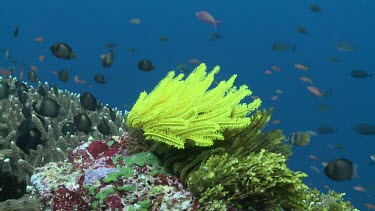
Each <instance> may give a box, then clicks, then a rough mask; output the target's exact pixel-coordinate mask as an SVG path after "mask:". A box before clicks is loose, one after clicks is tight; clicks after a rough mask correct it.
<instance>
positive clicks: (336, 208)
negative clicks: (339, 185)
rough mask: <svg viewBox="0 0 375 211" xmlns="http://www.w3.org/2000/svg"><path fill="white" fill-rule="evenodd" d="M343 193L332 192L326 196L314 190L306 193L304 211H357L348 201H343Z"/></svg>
mask: <svg viewBox="0 0 375 211" xmlns="http://www.w3.org/2000/svg"><path fill="white" fill-rule="evenodd" d="M344 195H345V193H341V194H340V193H336V192H334V191H333V190H330V191H328V193H327V194H323V193H320V192H319V191H318V190H316V189H311V190H309V191H308V192H307V194H306V196H305V199H304V202H305V204H306V206H305V208H304V210H307V211H315V210H319V211H320V210H322V211H323V210H324V211H359V210H358V209H355V208H354V207H353V205H351V203H350V202H349V201H344V199H343V196H344Z"/></svg>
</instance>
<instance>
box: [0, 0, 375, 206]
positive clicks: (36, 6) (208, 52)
mask: <svg viewBox="0 0 375 211" xmlns="http://www.w3.org/2000/svg"><path fill="white" fill-rule="evenodd" d="M311 4H317V5H319V6H320V7H321V9H322V11H321V12H319V13H315V12H313V11H311V10H310V9H309V5H311ZM201 10H204V11H208V12H210V13H211V14H212V15H213V16H214V17H215V18H216V19H217V20H222V23H221V24H220V26H219V28H218V29H215V28H214V27H213V26H212V25H209V24H207V23H204V22H202V21H200V20H198V19H197V17H196V16H195V12H197V11H201ZM131 18H138V19H140V23H139V24H131V23H129V20H130V19H131ZM373 20H375V2H374V1H369V0H367V1H366V0H362V1H360V0H346V1H339V0H331V1H322V0H316V1H310V0H309V1H297V0H284V1H271V0H263V1H230V2H228V1H204V2H198V1H194V2H192V1H171V0H164V1H160V0H155V1H140V0H137V1H122V0H110V1H99V0H96V1H72V0H67V1H42V0H34V1H22V0H13V1H3V2H2V12H1V13H0V48H1V49H9V51H10V55H11V56H13V57H14V58H15V59H17V60H18V61H19V62H22V63H24V65H21V64H19V63H15V64H14V63H10V62H9V61H6V60H5V57H3V56H1V58H0V66H1V67H3V68H8V67H10V66H15V67H16V68H18V67H19V66H23V67H24V68H25V66H29V65H35V66H37V67H38V68H39V71H38V77H39V79H40V80H41V81H42V82H46V81H47V82H48V83H49V84H52V85H56V86H57V87H58V88H60V89H67V90H69V91H71V92H77V93H82V92H85V91H90V92H91V93H93V94H94V95H95V96H96V97H97V98H98V99H99V100H100V101H101V102H103V103H105V104H109V105H111V106H112V107H117V108H119V109H120V110H124V109H126V108H127V106H129V105H132V104H133V103H134V102H135V100H136V99H137V97H138V95H139V93H140V92H141V91H144V90H146V91H151V90H152V88H153V87H154V86H155V85H156V84H157V83H158V81H159V80H160V79H162V78H163V77H164V76H165V75H166V73H167V72H168V71H170V70H172V69H174V68H175V67H176V66H177V65H179V64H186V65H188V64H187V61H188V60H189V59H191V58H197V59H199V60H200V61H203V62H205V63H206V64H207V66H208V67H209V68H212V67H214V66H215V65H220V66H221V71H220V73H219V74H218V76H217V78H216V80H218V81H220V80H225V79H228V78H229V77H230V76H231V75H233V74H238V78H237V80H236V84H237V85H241V84H247V85H248V86H249V87H250V89H251V90H252V91H253V92H254V95H257V96H259V97H260V98H261V99H262V100H263V104H262V108H269V107H271V106H274V107H275V113H274V115H273V119H277V120H281V123H280V124H277V125H272V124H270V125H269V126H268V127H267V128H266V129H267V130H268V129H275V128H280V129H282V130H283V131H284V133H285V134H286V135H289V134H290V133H292V132H294V131H306V130H316V129H317V128H318V127H319V126H320V125H323V124H325V125H331V126H333V127H334V128H336V132H335V133H333V134H330V135H318V136H313V137H312V140H311V143H310V144H309V145H308V146H305V147H294V149H293V152H294V155H293V156H292V157H291V158H290V159H289V161H288V164H289V167H290V168H291V169H292V170H296V171H297V170H298V171H304V172H306V173H307V174H308V175H309V177H308V178H307V179H305V182H306V184H308V185H309V186H310V187H316V188H318V189H319V190H321V191H323V192H327V188H324V187H323V186H324V185H328V186H329V187H330V188H331V189H334V190H336V191H338V192H346V196H345V198H346V199H347V200H350V201H351V202H352V203H353V204H354V205H355V206H356V207H357V208H358V209H360V210H362V209H366V208H365V206H364V204H365V203H372V204H375V199H374V198H373V196H372V195H373V194H374V192H375V183H374V179H373V178H374V175H375V174H374V173H375V166H369V160H370V158H369V157H370V155H371V154H373V153H375V140H374V137H373V136H363V135H359V134H357V133H355V132H354V131H353V127H354V126H355V125H356V124H358V123H362V122H367V123H372V124H374V123H375V120H374V117H375V111H374V104H375V94H374V90H375V89H374V88H375V83H374V79H373V78H365V79H356V78H353V77H351V76H350V72H351V71H352V70H353V69H364V70H367V71H368V72H370V73H371V72H372V73H375V70H374V69H373V68H374V61H375V58H374V57H375V56H374V53H373V52H374V51H373V50H374V47H375V46H374V44H373V43H374V42H373V41H374V37H375V31H374V27H373ZM16 26H19V35H18V36H17V37H16V38H15V37H13V35H12V33H13V30H14V28H15V27H16ZM299 26H302V27H304V28H306V30H307V31H308V32H309V34H307V35H304V34H300V33H298V32H297V31H296V28H297V27H299ZM213 33H219V34H220V35H221V36H222V38H217V39H216V40H215V41H209V37H211V36H212V35H213ZM38 36H42V37H44V42H43V43H39V42H35V41H34V38H35V37H38ZM160 36H166V37H169V38H171V40H170V41H167V42H161V41H159V37H160ZM55 42H64V43H67V44H69V46H71V47H72V48H73V50H74V52H75V53H76V54H77V55H78V57H77V58H76V59H72V60H61V59H58V58H56V57H54V56H53V55H52V54H51V52H50V46H51V45H52V44H54V43H55ZM108 42H114V43H116V44H117V46H116V47H115V49H114V51H115V60H114V63H113V65H112V66H111V67H110V68H104V67H103V66H102V65H101V61H100V55H101V54H104V53H107V52H108V49H107V48H106V47H105V44H106V43H108ZM276 42H285V43H288V44H290V45H295V46H296V50H295V52H293V51H283V52H277V51H273V50H272V45H273V44H274V43H276ZM339 42H350V43H352V44H353V45H354V46H356V48H357V49H356V50H355V51H350V52H342V51H339V50H337V49H336V48H335V45H336V44H337V43H339ZM129 48H134V49H136V52H135V53H132V52H130V51H129ZM40 55H45V60H44V62H40V61H39V60H38V57H39V56H40ZM330 57H337V58H338V59H340V60H341V62H332V61H329V58H330ZM141 59H149V60H150V61H152V62H153V64H154V65H155V66H156V69H155V70H153V71H151V72H142V71H140V70H139V69H138V68H137V63H138V61H140V60H141ZM294 64H303V65H305V66H308V71H307V72H304V71H302V70H298V69H296V68H295V67H294ZM272 66H277V67H279V68H280V69H281V71H280V72H276V71H272V74H270V75H268V74H265V72H264V71H265V70H272V69H271V67H272ZM191 67H192V66H191ZM64 68H65V69H67V70H68V71H69V73H70V76H71V78H70V81H69V82H68V83H63V82H61V81H59V80H58V78H57V77H56V76H55V75H54V74H52V71H54V70H55V71H58V70H60V69H64ZM16 73H17V74H18V73H19V71H18V72H17V71H16ZM96 73H102V74H103V75H105V77H106V78H107V81H108V83H107V84H104V85H101V84H96V83H95V82H94V81H93V76H94V74H96ZM75 75H78V76H79V77H80V78H81V79H85V80H87V82H86V83H83V84H75V83H74V81H73V77H74V76H75ZM301 76H306V77H309V78H310V79H312V80H313V85H314V86H316V87H318V88H320V89H322V90H323V89H326V90H330V91H332V95H330V96H327V97H321V98H318V97H315V96H313V95H311V94H310V93H309V91H308V90H307V86H308V84H306V83H303V82H301V81H300V80H298V78H299V77H301ZM26 80H27V79H26ZM30 83H31V82H29V84H30ZM31 84H32V83H31ZM34 85H36V84H34ZM90 85H93V87H91V88H90ZM276 89H281V90H282V91H283V93H282V94H280V95H279V98H278V99H277V100H271V97H272V96H273V95H275V90H276ZM250 100H251V99H250V98H249V99H248V101H250ZM318 104H328V105H330V106H332V107H333V109H332V110H329V111H319V110H317V109H315V106H316V105H318ZM335 144H341V145H342V146H343V147H344V149H332V148H330V147H329V146H327V145H335ZM309 155H315V156H316V157H318V158H319V160H317V161H315V160H312V159H310V158H309ZM336 158H347V159H350V160H352V161H353V163H356V164H357V165H358V178H354V179H352V180H350V181H345V182H335V181H332V180H330V179H328V178H327V177H326V176H325V175H324V173H323V166H322V165H321V162H328V161H330V160H332V159H336ZM310 166H316V167H317V168H318V169H319V170H320V172H321V173H317V172H315V171H313V170H311V169H310ZM355 185H362V186H364V187H366V188H367V192H358V191H355V190H353V186H355Z"/></svg>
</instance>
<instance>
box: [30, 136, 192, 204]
mask: <svg viewBox="0 0 375 211" xmlns="http://www.w3.org/2000/svg"><path fill="white" fill-rule="evenodd" d="M128 140H129V136H128V135H127V134H124V135H123V136H121V137H115V136H114V137H110V138H108V139H107V140H105V141H104V140H103V141H91V142H89V143H88V142H84V143H82V144H81V145H79V146H78V147H77V148H76V149H74V150H73V151H72V153H71V154H70V156H69V158H68V162H65V163H64V162H51V163H49V164H47V165H46V166H44V167H39V168H36V173H35V174H34V175H33V176H32V178H31V180H32V182H33V187H34V195H38V196H40V197H41V198H42V200H41V201H42V208H43V209H45V208H50V209H51V210H74V209H76V210H119V211H121V210H189V209H190V208H193V209H194V206H197V202H196V200H195V199H194V198H193V196H192V194H191V193H190V192H189V191H187V190H186V188H185V187H184V186H183V182H182V181H181V180H180V179H178V178H177V177H175V176H173V175H170V174H167V173H166V172H165V170H164V168H163V167H162V166H160V162H159V160H158V159H157V158H156V157H155V156H154V155H153V154H152V153H150V152H142V153H137V154H133V155H128V154H127V148H126V147H125V146H126V145H125V144H124V142H127V141H128ZM193 209H192V210H193Z"/></svg>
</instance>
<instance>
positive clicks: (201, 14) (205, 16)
mask: <svg viewBox="0 0 375 211" xmlns="http://www.w3.org/2000/svg"><path fill="white" fill-rule="evenodd" d="M195 16H197V18H198V19H199V20H201V21H203V22H206V23H208V24H212V25H214V27H215V29H217V28H218V27H219V24H220V23H221V20H215V18H214V17H213V16H212V15H211V14H210V13H209V12H206V11H198V12H196V13H195Z"/></svg>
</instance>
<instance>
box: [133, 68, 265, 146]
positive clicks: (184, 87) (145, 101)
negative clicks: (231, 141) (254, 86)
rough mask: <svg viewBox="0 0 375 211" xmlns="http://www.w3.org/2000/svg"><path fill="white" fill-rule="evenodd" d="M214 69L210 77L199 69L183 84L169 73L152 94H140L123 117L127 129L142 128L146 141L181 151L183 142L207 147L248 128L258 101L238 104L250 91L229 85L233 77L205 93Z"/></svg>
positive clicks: (245, 87)
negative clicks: (230, 132) (227, 134)
mask: <svg viewBox="0 0 375 211" xmlns="http://www.w3.org/2000/svg"><path fill="white" fill-rule="evenodd" d="M219 69H220V68H219V66H216V67H215V68H214V69H213V70H212V71H211V72H210V73H207V72H206V65H205V64H201V65H199V66H198V67H197V68H196V69H195V70H194V71H193V72H192V73H191V74H190V75H189V76H188V77H187V78H186V79H185V80H182V78H183V76H184V75H183V74H179V75H177V76H176V77H175V72H174V71H171V72H169V73H168V75H167V76H166V77H165V78H164V79H163V80H161V81H160V83H159V84H158V85H157V86H156V87H155V88H154V90H153V91H152V92H151V93H150V94H147V92H142V93H141V94H140V96H139V98H138V100H137V102H136V103H135V105H134V106H133V109H132V110H131V111H130V113H129V114H128V117H127V121H126V123H127V125H128V126H129V127H132V128H142V129H143V130H144V135H145V137H146V139H147V140H150V139H152V140H156V141H160V142H164V143H167V144H169V145H172V146H174V147H177V148H184V146H185V141H186V140H192V141H193V142H194V143H195V145H197V146H211V145H213V143H214V142H213V141H214V140H223V139H224V136H223V134H222V132H223V131H224V130H225V129H239V128H243V127H246V126H247V125H249V124H250V118H249V117H246V115H247V114H248V113H249V112H250V111H252V110H255V109H257V108H258V107H259V106H260V104H261V101H260V99H257V100H254V101H253V102H252V103H250V104H245V103H243V104H240V101H241V100H242V99H243V98H245V97H246V96H248V95H251V91H250V90H249V89H248V87H247V86H246V85H242V86H241V87H239V88H238V89H237V87H235V86H234V85H233V83H234V80H235V79H236V75H233V76H232V77H231V78H230V79H229V80H228V81H221V82H220V83H219V84H218V85H217V86H216V87H215V88H213V89H210V90H208V88H209V87H210V86H211V85H212V82H213V81H214V75H215V74H216V73H218V72H219Z"/></svg>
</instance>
